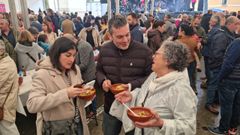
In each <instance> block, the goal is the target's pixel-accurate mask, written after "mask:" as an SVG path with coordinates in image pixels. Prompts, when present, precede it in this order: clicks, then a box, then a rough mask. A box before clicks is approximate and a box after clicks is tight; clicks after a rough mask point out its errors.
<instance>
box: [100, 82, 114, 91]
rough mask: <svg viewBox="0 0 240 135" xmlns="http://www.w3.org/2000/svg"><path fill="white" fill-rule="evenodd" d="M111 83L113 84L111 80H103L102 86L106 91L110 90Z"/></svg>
mask: <svg viewBox="0 0 240 135" xmlns="http://www.w3.org/2000/svg"><path fill="white" fill-rule="evenodd" d="M111 85H112V83H111V81H110V80H105V81H103V84H102V88H103V90H104V91H105V92H108V91H109V88H110V87H111Z"/></svg>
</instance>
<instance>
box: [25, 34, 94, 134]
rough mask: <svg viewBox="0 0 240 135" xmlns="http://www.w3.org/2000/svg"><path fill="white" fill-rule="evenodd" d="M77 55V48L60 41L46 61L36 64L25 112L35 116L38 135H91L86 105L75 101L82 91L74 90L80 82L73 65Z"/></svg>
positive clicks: (64, 39)
mask: <svg viewBox="0 0 240 135" xmlns="http://www.w3.org/2000/svg"><path fill="white" fill-rule="evenodd" d="M76 55H77V47H76V44H75V43H74V42H73V41H71V40H70V39H68V38H66V37H60V38H58V39H57V40H56V42H55V43H54V45H53V46H52V47H51V49H50V52H49V57H47V58H45V59H44V60H41V61H39V62H38V63H37V67H36V73H35V74H34V76H33V79H32V80H33V82H32V86H33V87H32V90H31V91H30V93H29V97H28V100H27V108H28V111H29V112H31V113H38V118H37V121H36V124H37V134H38V135H42V134H43V135H45V134H47V133H51V135H52V134H53V135H56V134H65V135H79V134H80V135H90V133H89V130H88V126H87V121H86V116H85V110H84V105H85V104H86V101H84V100H81V99H79V98H76V97H77V96H78V95H79V94H81V93H83V92H85V90H84V89H81V88H74V85H76V84H82V82H83V80H82V77H81V73H80V69H79V67H78V66H77V65H75V57H76ZM53 114H54V115H53ZM50 125H52V126H50ZM76 131H78V134H76Z"/></svg>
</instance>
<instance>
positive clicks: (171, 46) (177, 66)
mask: <svg viewBox="0 0 240 135" xmlns="http://www.w3.org/2000/svg"><path fill="white" fill-rule="evenodd" d="M161 48H162V49H163V57H164V58H165V59H166V60H167V61H168V63H169V65H168V67H169V68H171V69H174V70H177V71H183V70H184V69H185V68H186V67H187V66H188V62H189V56H190V55H189V54H190V53H189V50H188V49H187V48H186V47H185V46H184V45H183V44H182V43H181V42H179V41H165V42H163V44H162V46H161Z"/></svg>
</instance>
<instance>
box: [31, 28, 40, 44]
mask: <svg viewBox="0 0 240 135" xmlns="http://www.w3.org/2000/svg"><path fill="white" fill-rule="evenodd" d="M28 31H29V32H30V33H31V34H32V36H33V38H34V42H35V43H37V41H38V34H39V31H38V29H37V28H36V27H30V28H29V29H28Z"/></svg>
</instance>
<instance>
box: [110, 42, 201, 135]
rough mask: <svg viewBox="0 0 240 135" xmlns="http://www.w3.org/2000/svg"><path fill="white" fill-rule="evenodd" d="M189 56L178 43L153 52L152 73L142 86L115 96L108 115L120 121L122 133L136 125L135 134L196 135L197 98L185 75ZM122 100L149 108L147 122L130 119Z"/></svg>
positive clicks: (165, 45)
mask: <svg viewBox="0 0 240 135" xmlns="http://www.w3.org/2000/svg"><path fill="white" fill-rule="evenodd" d="M188 58H189V51H188V49H187V48H186V47H185V46H184V45H183V44H182V43H181V42H178V41H174V42H173V41H166V42H164V43H163V44H162V46H161V47H160V49H158V50H157V51H156V52H155V54H154V55H153V63H152V70H153V72H152V73H151V74H150V75H149V77H148V78H147V80H146V81H145V82H144V83H143V85H142V86H141V88H137V89H135V90H133V91H124V92H121V93H119V94H117V95H115V99H116V100H115V102H114V103H113V105H112V107H111V110H110V114H112V115H113V116H115V117H117V118H118V119H120V120H121V121H122V122H123V127H124V130H125V132H127V131H129V130H132V129H133V128H135V132H134V135H195V134H196V127H197V120H196V115H197V97H196V95H195V94H194V92H193V90H192V88H191V86H190V85H189V82H188V81H187V80H188V78H187V77H186V76H185V75H184V70H185V69H186V67H187V65H188ZM121 103H126V104H127V106H130V107H132V106H133V107H134V106H142V107H146V108H149V109H151V111H152V113H153V114H154V115H153V117H152V118H151V119H150V120H148V121H146V122H132V121H131V120H130V119H129V118H128V116H127V110H126V108H125V107H124V106H123V105H121Z"/></svg>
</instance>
